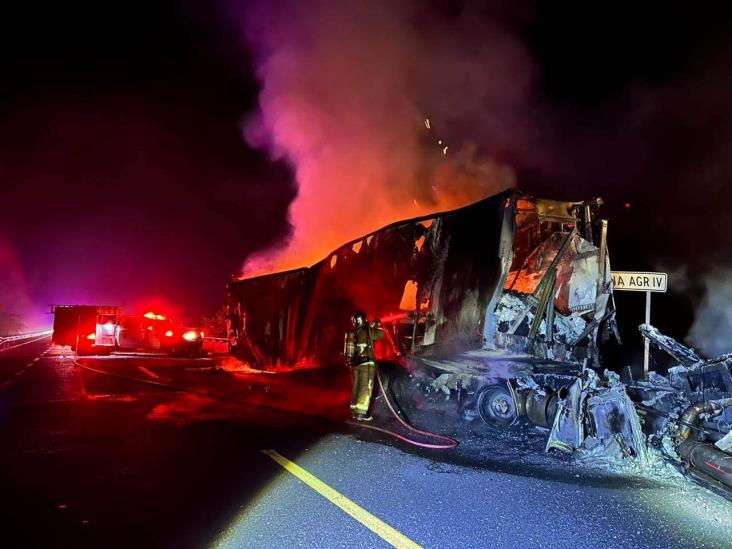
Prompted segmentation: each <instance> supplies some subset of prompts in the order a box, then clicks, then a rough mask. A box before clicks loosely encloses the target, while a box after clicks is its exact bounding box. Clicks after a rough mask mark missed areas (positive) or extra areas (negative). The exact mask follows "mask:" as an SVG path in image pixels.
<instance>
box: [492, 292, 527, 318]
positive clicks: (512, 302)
mask: <svg viewBox="0 0 732 549" xmlns="http://www.w3.org/2000/svg"><path fill="white" fill-rule="evenodd" d="M523 310H524V302H523V301H521V299H520V298H519V297H518V296H516V295H514V294H510V293H508V292H505V293H504V294H503V295H502V296H501V299H500V300H499V301H498V306H497V307H496V319H497V321H498V323H499V324H501V323H503V322H507V323H508V324H513V321H514V320H516V319H517V318H518V317H519V315H520V314H521V312H522V311H523Z"/></svg>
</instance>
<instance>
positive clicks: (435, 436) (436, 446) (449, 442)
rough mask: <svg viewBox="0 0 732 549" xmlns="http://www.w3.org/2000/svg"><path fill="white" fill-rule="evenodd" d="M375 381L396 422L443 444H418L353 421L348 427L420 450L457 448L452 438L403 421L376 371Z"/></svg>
mask: <svg viewBox="0 0 732 549" xmlns="http://www.w3.org/2000/svg"><path fill="white" fill-rule="evenodd" d="M376 379H378V380H379V390H380V391H381V394H382V395H383V396H384V402H386V405H387V407H388V408H389V411H390V412H391V414H392V415H393V416H394V417H395V418H396V420H397V421H398V422H399V423H400V424H401V425H402V426H403V427H404V428H405V429H407V430H409V431H411V432H413V433H417V434H418V435H421V436H424V437H428V438H433V439H435V440H444V441H445V443H444V444H431V443H428V442H420V441H418V440H413V439H411V438H409V437H406V436H404V435H400V434H399V433H395V432H394V431H390V430H389V429H384V428H383V427H377V426H376V425H366V424H364V423H357V422H355V421H349V422H348V423H349V424H350V425H356V426H357V427H363V428H364V429H371V430H372V431H378V432H380V433H384V434H387V435H389V436H391V437H394V438H397V439H399V440H401V441H403V442H406V443H407V444H411V445H413V446H418V447H420V448H430V449H432V450H451V449H452V448H457V446H458V444H459V443H458V441H457V440H455V439H454V438H451V437H448V436H445V435H438V434H437V433H431V432H429V431H423V430H422V429H417V428H416V427H414V426H412V425H410V424H409V423H407V422H406V421H404V420H403V419H402V418H401V417H400V416H399V414H398V413H397V411H396V410H394V406H392V404H391V401H390V400H389V396H388V395H387V394H386V390H385V389H384V384H383V383H382V381H381V375H380V374H379V371H378V370H377V371H376Z"/></svg>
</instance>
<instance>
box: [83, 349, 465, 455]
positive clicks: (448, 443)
mask: <svg viewBox="0 0 732 549" xmlns="http://www.w3.org/2000/svg"><path fill="white" fill-rule="evenodd" d="M73 364H74V366H76V367H77V368H81V369H82V370H86V371H88V372H92V373H95V374H98V375H106V376H109V377H115V378H118V379H124V380H127V381H136V382H138V383H144V384H146V385H152V386H154V387H161V388H164V389H171V390H174V391H180V392H185V393H190V394H194V395H197V396H203V397H205V398H211V399H214V400H219V401H221V402H229V403H236V404H248V405H250V406H258V407H262V408H270V409H273V410H277V411H282V409H281V408H278V407H276V406H271V405H267V404H262V403H258V402H245V401H244V402H242V401H240V400H237V399H232V398H226V397H222V396H216V395H212V394H210V393H207V392H206V391H198V390H196V389H191V388H190V387H181V386H176V385H173V384H170V383H163V382H160V381H153V380H151V379H141V378H138V377H133V376H126V375H123V374H115V373H112V372H106V371H104V370H99V369H97V368H91V367H90V366H86V365H84V364H82V363H81V362H79V360H78V357H74V359H73ZM376 377H377V378H378V380H379V389H380V390H381V393H382V394H383V395H384V400H385V401H386V404H387V406H388V408H389V410H390V411H391V413H392V414H393V415H394V417H395V418H396V419H397V421H399V423H401V424H402V426H404V427H405V428H406V429H408V430H409V431H412V432H414V433H417V434H419V435H422V436H425V437H431V438H434V439H437V440H444V441H445V443H444V444H430V443H426V442H420V441H417V440H412V439H410V438H409V437H406V436H404V435H400V434H399V433H396V432H394V431H390V430H389V429H385V428H382V427H377V426H375V425H364V424H363V423H356V422H355V421H347V422H346V423H348V424H350V425H355V426H357V427H363V428H365V429H370V430H372V431H378V432H380V433H384V434H387V435H389V436H391V437H394V438H396V439H398V440H401V441H403V442H406V443H407V444H411V445H413V446H419V447H420V448H430V449H433V450H449V449H452V448H456V447H457V446H458V441H457V440H455V439H454V438H450V437H448V436H445V435H438V434H437V433H430V432H429V431H423V430H421V429H417V428H416V427H413V426H411V425H409V424H408V423H407V422H406V421H404V420H403V419H402V418H401V417H399V414H398V413H397V412H396V410H394V407H393V406H392V404H391V402H390V401H389V397H388V396H387V394H386V390H385V389H384V385H383V384H382V382H381V376H380V375H379V374H378V372H377V374H376ZM305 415H309V416H311V417H315V418H318V419H327V420H331V419H332V418H326V417H323V416H316V415H313V414H305Z"/></svg>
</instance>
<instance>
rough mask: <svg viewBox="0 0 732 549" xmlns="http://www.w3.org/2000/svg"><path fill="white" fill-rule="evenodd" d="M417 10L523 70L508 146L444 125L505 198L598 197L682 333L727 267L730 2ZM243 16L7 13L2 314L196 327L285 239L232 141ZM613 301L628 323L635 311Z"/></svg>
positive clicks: (245, 67) (272, 188) (165, 11)
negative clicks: (169, 315) (83, 308)
mask: <svg viewBox="0 0 732 549" xmlns="http://www.w3.org/2000/svg"><path fill="white" fill-rule="evenodd" d="M424 6H428V7H424V8H420V9H421V10H422V11H428V12H429V13H428V15H429V17H430V18H431V19H430V20H432V19H438V20H444V21H446V22H449V21H450V20H452V19H455V18H458V17H460V15H461V13H462V12H464V11H465V10H470V16H471V17H474V18H477V19H481V18H483V19H484V20H485V21H486V22H490V23H491V25H493V26H495V27H498V28H500V29H501V32H504V33H508V34H510V35H511V36H513V37H514V38H515V40H516V42H517V43H519V44H521V45H522V48H523V50H522V51H525V52H526V53H527V55H528V58H529V59H530V62H531V64H532V67H533V68H532V74H533V75H534V77H533V79H532V81H531V101H530V102H527V106H526V109H525V112H524V113H523V115H524V116H523V118H524V119H525V120H528V121H529V123H528V125H527V128H528V131H527V132H524V133H525V134H527V135H528V136H529V137H528V138H525V139H524V140H523V142H522V143H521V146H520V147H519V146H518V145H516V142H508V141H507V142H506V143H499V142H498V141H495V142H494V141H493V140H492V138H491V137H490V136H488V137H486V139H485V140H481V135H482V134H481V132H480V131H479V130H476V132H475V135H465V134H467V133H470V132H471V129H470V128H469V127H467V126H465V125H463V126H460V127H459V129H454V128H457V127H458V126H457V124H456V125H455V126H454V128H453V129H454V131H456V132H459V133H461V134H463V135H464V136H465V137H466V138H473V137H474V138H475V139H476V140H477V141H479V145H481V146H484V147H486V148H487V149H489V150H491V152H492V153H494V154H495V156H496V157H497V158H499V159H500V160H501V161H503V162H506V163H509V164H510V165H512V166H513V168H514V169H515V171H516V174H517V180H518V186H519V188H522V189H525V190H527V191H529V192H535V193H536V194H539V195H542V196H547V197H556V198H568V199H573V200H580V199H584V198H589V197H592V196H598V195H599V196H603V197H604V198H605V200H606V207H605V210H604V212H605V214H606V215H607V216H609V217H610V219H611V221H610V246H611V254H612V261H613V266H614V268H616V269H625V270H631V269H634V270H654V269H665V270H669V271H672V272H674V273H676V275H675V277H674V279H673V280H674V288H675V291H674V292H672V293H671V294H669V295H667V296H663V297H662V298H659V299H658V300H657V303H658V309H657V311H658V324H659V325H660V327H661V328H662V329H666V330H668V331H669V332H670V333H672V335H675V336H677V337H683V336H684V335H685V334H686V332H687V330H688V328H689V326H690V325H691V322H692V320H693V311H694V308H695V306H696V305H697V303H698V301H699V300H700V299H701V298H702V295H703V289H704V280H705V276H708V275H709V273H712V272H720V270H721V272H725V269H726V267H727V266H728V265H730V264H731V263H732V243H731V242H732V239H730V238H729V237H728V234H729V229H728V222H729V220H730V216H729V214H728V208H729V206H728V203H729V198H730V195H731V194H732V191H731V190H730V173H732V114H731V112H732V111H731V110H730V104H732V101H731V100H732V97H730V95H731V93H732V35H731V34H730V33H729V32H728V25H729V22H730V21H732V19H731V18H730V15H732V14H731V13H730V11H732V9H731V8H730V4H729V3H728V2H718V3H714V2H706V3H698V2H697V3H688V4H687V5H686V6H681V5H676V4H672V3H666V4H662V5H661V4H658V5H656V6H651V5H650V4H649V5H646V3H637V2H636V3H627V4H623V3H603V4H597V5H596V4H595V3H577V4H576V5H573V4H572V3H561V4H558V3H549V2H543V3H540V4H539V3H537V4H534V3H531V2H508V1H506V2H492V3H488V4H486V5H485V6H483V5H481V4H479V3H472V2H467V3H449V2H432V3H430V4H424ZM258 7H261V6H258ZM289 8H291V4H290V3H283V8H282V10H281V12H280V11H279V10H278V9H269V10H268V11H267V13H266V16H267V17H274V18H276V17H278V13H279V14H280V16H281V17H288V16H290V15H291V14H290V13H288V9H289ZM241 12H245V13H248V14H249V16H250V17H251V13H252V9H251V7H250V6H248V5H246V3H240V4H237V3H235V2H176V1H171V2H155V1H152V0H150V1H145V2H119V3H110V2H95V3H54V4H53V5H51V6H50V7H49V6H39V5H28V4H27V3H18V5H16V6H15V7H13V8H8V7H4V8H3V14H2V17H1V18H0V21H1V22H0V25H1V30H0V66H1V67H2V80H3V82H2V86H1V87H0V208H1V216H0V268H2V271H3V273H2V274H0V302H4V303H5V305H6V310H10V309H16V310H20V311H22V312H23V313H29V312H30V311H33V310H36V311H37V310H45V308H46V305H47V304H50V303H69V302H95V303H96V302H107V303H111V304H117V303H119V304H122V305H126V306H128V307H133V306H136V305H139V304H140V303H143V302H145V301H146V300H156V299H157V300H163V301H165V302H170V303H176V304H179V305H180V308H181V310H182V311H183V312H182V313H180V314H182V315H183V316H184V317H187V319H190V320H195V319H196V318H198V317H199V316H200V315H202V314H207V313H210V312H212V311H213V310H214V309H215V308H217V307H218V306H219V304H220V303H222V301H223V292H224V286H225V284H226V282H227V280H228V278H229V276H230V275H231V274H232V273H234V272H236V271H238V270H239V269H240V268H241V265H242V262H243V261H244V260H245V259H246V257H247V256H249V255H250V254H251V253H252V252H254V251H257V250H262V249H266V248H268V247H270V246H272V245H274V244H276V243H281V242H282V241H283V239H285V238H286V237H287V235H288V232H289V230H290V227H289V225H288V221H287V217H286V216H287V209H288V205H289V204H290V203H291V201H292V200H293V199H294V197H295V195H296V189H297V185H296V183H295V179H294V169H293V167H292V166H291V165H290V163H288V162H287V160H286V159H285V160H279V161H273V160H272V159H271V158H272V155H271V154H270V153H269V152H268V151H267V150H265V149H261V148H258V149H253V148H252V147H250V146H249V145H248V144H247V141H246V140H245V139H244V137H243V135H242V124H243V123H244V122H245V121H246V120H247V119H248V117H249V116H250V115H251V113H252V112H253V111H255V110H256V109H257V101H258V94H259V90H260V84H261V77H260V78H259V79H258V78H257V75H256V74H255V70H254V68H253V67H254V66H256V59H254V58H253V57H252V54H251V53H250V52H251V48H247V46H246V45H245V41H243V40H242V38H241V32H240V27H241V25H242V23H241V19H239V18H238V17H237V16H236V14H239V13H241ZM254 13H256V11H255V12H254ZM421 21H422V20H421V19H419V18H417V19H415V21H414V27H415V29H416V32H419V30H420V25H421V24H422V23H421ZM441 38H442V39H444V40H446V41H448V42H449V41H460V40H461V36H460V35H455V36H448V37H444V36H443V37H441ZM260 54H261V52H260ZM457 61H458V60H456V62H457ZM506 70H508V71H510V70H511V68H510V67H508V68H507V69H506ZM260 76H261V75H260ZM374 78H378V75H377V74H375V75H374ZM442 108H444V109H449V108H450V105H442ZM499 129H500V128H499ZM505 129H506V134H509V133H510V130H511V128H509V127H506V128H505ZM499 133H500V132H499ZM533 150H536V151H537V154H536V158H533V157H532V154H531V151H533ZM539 151H540V152H539ZM539 156H541V159H540V160H538V158H539ZM626 203H627V205H626ZM683 268H686V270H685V271H683ZM684 272H685V273H686V274H685V275H683V274H682V273H684ZM618 306H619V308H620V314H621V323H622V324H623V328H624V331H626V332H627V333H630V331H631V330H632V328H633V326H634V325H635V324H637V322H636V320H638V321H639V320H640V314H641V313H640V307H641V300H640V299H630V298H629V297H628V296H623V297H622V302H621V303H619V304H618ZM624 311H625V312H624ZM623 315H625V318H623Z"/></svg>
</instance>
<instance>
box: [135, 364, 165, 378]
mask: <svg viewBox="0 0 732 549" xmlns="http://www.w3.org/2000/svg"><path fill="white" fill-rule="evenodd" d="M137 369H138V370H140V371H141V372H142V373H143V374H145V375H147V376H150V377H151V378H153V379H160V376H159V375H158V374H156V373H155V372H151V371H150V370H148V369H147V368H145V367H144V366H138V367H137Z"/></svg>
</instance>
